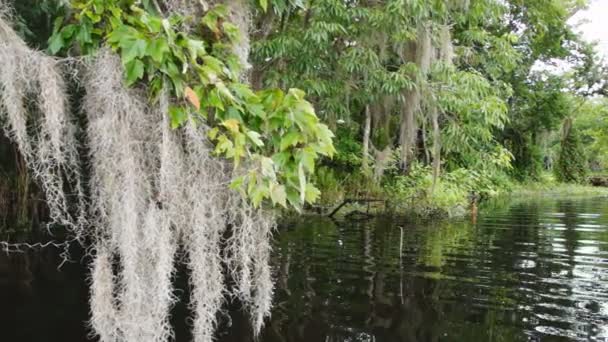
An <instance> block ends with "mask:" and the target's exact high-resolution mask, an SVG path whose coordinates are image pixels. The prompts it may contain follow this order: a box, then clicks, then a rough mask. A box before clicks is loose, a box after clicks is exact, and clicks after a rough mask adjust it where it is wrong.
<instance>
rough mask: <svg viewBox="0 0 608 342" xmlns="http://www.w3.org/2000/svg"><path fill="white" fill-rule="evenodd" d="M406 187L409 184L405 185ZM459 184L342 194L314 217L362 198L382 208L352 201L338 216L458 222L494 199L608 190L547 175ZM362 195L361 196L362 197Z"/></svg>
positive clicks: (396, 186)
mask: <svg viewBox="0 0 608 342" xmlns="http://www.w3.org/2000/svg"><path fill="white" fill-rule="evenodd" d="M408 183H409V184H408ZM482 185H484V186H483V187H482V186H480V184H479V183H478V184H474V183H473V184H472V183H470V182H459V181H458V180H457V179H450V180H447V181H446V180H442V181H440V182H438V183H437V184H436V186H435V188H434V189H432V183H430V182H424V181H423V182H405V181H403V180H401V181H400V182H398V183H392V184H388V185H386V184H385V185H384V186H383V187H382V188H381V190H380V191H378V190H376V191H374V192H367V193H365V192H359V193H353V194H349V193H348V192H346V193H344V195H343V197H341V198H340V199H335V200H334V201H333V202H331V203H326V204H325V205H324V206H323V208H322V209H320V208H317V210H316V213H317V214H318V213H322V212H331V210H332V208H336V207H337V206H338V205H340V204H342V202H343V201H344V199H346V198H352V199H354V198H359V199H360V198H364V199H374V200H379V201H381V202H380V203H382V205H378V204H376V205H373V204H372V205H370V204H369V203H367V202H365V201H362V202H357V201H353V202H352V203H349V204H347V205H344V206H343V208H342V209H341V210H340V214H341V216H349V215H353V214H354V215H355V216H356V215H359V214H361V213H370V214H372V215H373V214H379V213H381V212H389V213H393V214H397V215H399V216H405V217H411V218H414V219H445V218H459V217H464V216H467V215H470V214H472V213H473V214H474V213H475V212H476V211H477V206H478V205H480V204H482V203H484V202H488V201H490V200H494V199H501V198H507V199H508V198H524V197H538V198H542V197H597V196H602V197H608V187H596V186H592V185H584V184H567V183H559V182H557V181H555V180H554V179H553V177H552V176H551V175H545V176H544V177H542V178H541V180H540V181H537V182H525V183H518V182H515V181H508V182H504V183H503V184H500V185H495V186H493V187H489V186H487V184H482ZM362 194H363V195H362Z"/></svg>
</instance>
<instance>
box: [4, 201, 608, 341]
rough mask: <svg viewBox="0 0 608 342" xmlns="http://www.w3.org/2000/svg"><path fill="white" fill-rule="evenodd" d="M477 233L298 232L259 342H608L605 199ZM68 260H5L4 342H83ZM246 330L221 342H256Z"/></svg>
mask: <svg viewBox="0 0 608 342" xmlns="http://www.w3.org/2000/svg"><path fill="white" fill-rule="evenodd" d="M472 221H473V220H471V219H468V220H464V221H460V222H442V223H431V224H405V223H402V221H401V220H396V219H376V220H372V221H367V222H365V223H352V222H349V223H347V222H343V223H333V222H332V221H328V220H324V219H309V220H305V221H304V222H301V223H300V224H298V225H296V226H292V227H289V228H288V229H286V230H284V231H282V232H281V233H279V234H277V236H276V243H275V257H274V261H273V263H274V267H275V273H276V287H277V290H276V301H275V302H276V303H275V308H274V312H273V316H272V319H271V320H270V322H269V323H268V325H267V327H266V329H265V331H264V332H263V335H262V336H261V338H260V341H272V342H274V341H294V342H295V341H298V342H300V341H301V342H305V341H306V342H316V341H319V342H333V341H577V340H580V341H588V340H597V341H608V199H599V198H588V199H576V200H568V199H545V200H526V201H519V202H511V203H503V204H500V205H496V206H493V207H487V208H484V209H482V210H480V214H479V217H478V218H477V220H476V222H472ZM402 231H403V235H402V234H401V232H402ZM402 236H403V238H401V237H402ZM60 260H61V259H60V257H59V256H58V255H57V252H56V251H53V250H52V249H49V250H46V251H45V250H42V251H38V252H30V253H27V254H24V255H22V256H11V257H6V256H0V301H1V302H0V341H2V342H4V341H7V342H9V341H10V342H12V341H19V342H21V341H24V342H29V341H32V342H34V341H35V342H47V341H48V342H76V341H86V330H85V329H84V328H83V324H82V321H83V320H86V318H87V305H86V300H87V299H86V298H87V290H86V282H85V277H86V274H84V271H83V267H82V266H80V265H78V264H66V265H64V266H63V268H62V269H61V271H58V270H57V269H56V267H57V265H58V264H59V263H60ZM178 311H179V310H178ZM179 315H180V313H179V312H178V313H177V314H176V320H177V321H178V322H177V323H178V341H180V342H181V341H182V340H183V341H187V340H188V339H187V338H185V337H184V336H187V334H184V333H183V332H180V331H181V330H180V328H179V326H180V325H181V326H183V324H180V323H179V321H181V319H179V317H180V316H179ZM239 316H240V315H238V314H235V315H234V319H233V324H232V327H231V328H230V329H224V331H223V332H222V333H221V336H220V338H219V341H252V340H253V339H252V338H251V337H250V335H249V333H248V329H247V327H246V324H245V323H244V320H243V319H242V317H239Z"/></svg>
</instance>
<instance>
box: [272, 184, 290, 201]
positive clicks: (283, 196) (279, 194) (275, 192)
mask: <svg viewBox="0 0 608 342" xmlns="http://www.w3.org/2000/svg"><path fill="white" fill-rule="evenodd" d="M270 199H271V200H272V204H275V205H276V204H277V203H278V204H280V205H281V206H283V207H287V192H286V191H285V186H283V185H279V184H276V183H270Z"/></svg>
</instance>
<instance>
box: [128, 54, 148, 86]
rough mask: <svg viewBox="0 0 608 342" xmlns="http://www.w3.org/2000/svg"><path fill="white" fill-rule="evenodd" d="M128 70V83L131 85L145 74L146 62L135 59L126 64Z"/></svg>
mask: <svg viewBox="0 0 608 342" xmlns="http://www.w3.org/2000/svg"><path fill="white" fill-rule="evenodd" d="M125 70H126V72H127V85H128V86H131V85H133V84H134V83H135V82H137V80H139V79H141V78H142V77H143V76H144V63H143V62H142V61H140V60H139V59H134V60H132V61H130V62H129V63H127V64H126V65H125Z"/></svg>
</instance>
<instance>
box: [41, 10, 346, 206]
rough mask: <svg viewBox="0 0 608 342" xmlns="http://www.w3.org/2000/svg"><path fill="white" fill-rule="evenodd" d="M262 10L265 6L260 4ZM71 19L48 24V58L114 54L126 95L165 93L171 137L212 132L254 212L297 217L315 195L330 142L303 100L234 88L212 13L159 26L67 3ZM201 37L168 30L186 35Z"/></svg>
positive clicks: (236, 69) (158, 19) (143, 17)
mask: <svg viewBox="0 0 608 342" xmlns="http://www.w3.org/2000/svg"><path fill="white" fill-rule="evenodd" d="M261 5H262V6H263V7H265V6H266V5H267V3H266V2H261ZM71 6H72V8H73V9H74V10H75V11H74V12H73V13H72V14H71V16H70V17H67V18H64V17H58V18H57V19H56V20H55V29H54V34H53V35H52V37H51V38H50V39H49V44H48V49H49V52H50V53H53V54H56V53H58V52H60V51H62V50H66V51H67V53H70V54H71V53H73V52H76V53H80V54H84V55H86V56H89V55H93V54H94V53H95V52H96V51H97V50H98V49H100V48H102V47H104V46H105V47H110V48H111V49H112V50H113V51H116V52H117V53H119V54H120V56H121V59H122V63H123V66H124V69H125V79H126V83H127V85H130V86H134V85H136V84H137V83H138V82H145V84H146V85H147V86H148V90H149V93H150V98H151V99H152V100H155V99H157V98H158V97H159V94H160V93H161V92H162V91H163V90H165V89H170V91H171V92H172V94H173V95H174V96H175V97H177V98H180V99H182V100H181V101H179V102H178V103H174V104H173V105H172V106H171V108H170V110H169V114H170V116H171V125H172V127H173V128H178V127H180V126H182V125H184V123H185V122H187V121H193V122H195V123H196V124H199V123H203V124H207V125H209V126H212V127H213V128H212V129H211V130H210V131H209V138H210V139H211V140H212V141H213V142H214V143H215V144H216V153H217V154H218V155H220V156H223V157H226V158H230V159H232V160H233V162H234V165H235V167H239V166H240V165H241V164H243V160H245V164H246V165H247V169H246V170H244V171H243V172H242V173H243V175H242V176H240V177H238V178H237V179H235V180H234V181H233V183H232V185H231V187H232V188H234V189H236V190H240V191H242V192H243V193H244V194H246V195H247V196H248V197H249V198H250V199H251V200H252V202H253V203H254V205H256V206H258V205H260V203H261V202H262V201H263V200H264V199H269V200H271V201H272V202H273V203H274V204H280V205H282V206H287V204H288V203H289V204H290V205H292V206H293V207H295V208H301V206H302V205H303V204H304V203H313V202H315V201H316V199H317V197H318V196H319V190H318V189H317V188H316V187H315V186H314V185H313V184H312V183H311V182H310V181H309V177H310V175H311V174H312V173H314V168H315V161H316V160H317V159H318V158H319V157H320V156H327V157H331V156H332V155H333V153H334V147H333V145H332V137H333V133H332V132H331V131H330V130H329V129H328V127H327V126H326V125H324V124H322V123H320V121H319V119H318V118H317V116H316V115H315V111H314V109H313V107H312V105H311V104H310V103H309V102H308V101H306V100H305V99H304V96H305V94H304V92H302V91H301V90H298V89H291V90H289V92H288V93H284V92H282V91H281V90H279V89H268V90H263V91H257V92H254V91H252V90H251V89H250V87H249V86H248V85H247V84H246V83H243V82H242V81H241V78H240V76H239V75H240V74H241V72H242V67H243V66H242V65H241V63H240V61H239V56H237V55H236V54H234V53H233V49H232V47H233V46H234V45H236V44H239V43H240V39H241V37H240V32H239V29H238V28H237V27H236V26H235V24H233V23H231V22H230V21H229V20H228V19H229V18H228V9H227V8H226V7H225V6H222V5H218V6H215V7H213V8H211V9H209V10H208V11H207V12H206V13H205V14H204V16H203V17H202V18H192V17H188V18H185V17H181V16H178V15H172V16H170V17H169V18H168V19H167V18H165V17H163V16H162V13H160V11H161V10H160V8H157V7H154V6H153V4H152V3H151V2H144V3H141V4H140V3H139V2H136V1H116V2H108V1H101V0H98V1H83V0H75V1H72V4H71ZM193 25H194V30H192V29H191V30H190V32H202V33H201V35H200V36H196V35H192V33H189V32H186V31H182V32H180V31H177V30H176V29H175V28H176V27H181V26H188V27H192V26H193Z"/></svg>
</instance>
